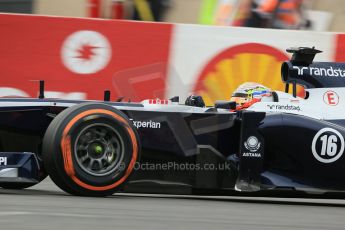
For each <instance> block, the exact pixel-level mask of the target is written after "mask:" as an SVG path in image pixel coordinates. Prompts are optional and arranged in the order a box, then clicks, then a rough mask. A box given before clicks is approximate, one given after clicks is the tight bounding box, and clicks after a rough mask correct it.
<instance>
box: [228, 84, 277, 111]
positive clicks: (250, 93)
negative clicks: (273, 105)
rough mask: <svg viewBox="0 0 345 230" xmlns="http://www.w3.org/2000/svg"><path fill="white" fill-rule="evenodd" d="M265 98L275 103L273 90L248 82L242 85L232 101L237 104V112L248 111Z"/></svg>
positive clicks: (233, 95) (235, 92)
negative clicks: (247, 109)
mask: <svg viewBox="0 0 345 230" xmlns="http://www.w3.org/2000/svg"><path fill="white" fill-rule="evenodd" d="M264 97H270V100H269V101H273V97H272V90H271V89H269V88H267V87H266V86H263V85H261V84H258V83H255V82H246V83H244V84H242V85H240V86H239V87H238V88H237V89H236V90H235V91H234V93H233V94H232V97H231V99H230V101H235V102H236V110H240V109H246V108H248V107H249V106H251V105H253V104H254V103H256V102H259V101H261V100H262V99H263V98H264Z"/></svg>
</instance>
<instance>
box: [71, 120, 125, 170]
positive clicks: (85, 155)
mask: <svg viewBox="0 0 345 230" xmlns="http://www.w3.org/2000/svg"><path fill="white" fill-rule="evenodd" d="M123 155H124V144H123V140H122V138H121V136H120V135H119V133H118V132H117V131H116V130H115V129H114V128H113V127H111V126H110V125H107V124H102V123H96V124H91V125H89V126H86V127H85V128H84V129H83V130H82V131H81V132H79V134H78V136H77V138H76V141H75V144H74V156H75V158H76V160H77V164H78V165H79V167H80V168H81V169H82V170H83V171H85V172H86V173H88V174H91V175H94V176H106V175H109V174H111V173H112V172H114V171H115V170H116V169H117V168H118V167H119V166H120V164H119V163H120V162H121V161H122V159H123Z"/></svg>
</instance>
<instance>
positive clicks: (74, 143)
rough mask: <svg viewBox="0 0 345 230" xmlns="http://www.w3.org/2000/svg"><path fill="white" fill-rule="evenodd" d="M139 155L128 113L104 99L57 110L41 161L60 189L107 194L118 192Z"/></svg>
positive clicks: (44, 145) (83, 194)
mask: <svg viewBox="0 0 345 230" xmlns="http://www.w3.org/2000/svg"><path fill="white" fill-rule="evenodd" d="M138 157H139V143H138V134H137V132H136V130H135V128H134V127H133V125H132V123H131V122H130V121H129V120H128V119H127V117H126V115H125V114H123V113H122V112H120V111H119V110H117V109H115V108H113V107H111V106H108V105H105V104H102V103H84V104H79V105H76V106H72V107H70V108H68V109H66V110H64V111H63V112H61V113H60V114H59V115H58V116H56V117H55V119H54V120H53V121H52V123H51V124H50V125H49V127H48V129H47V131H46V134H45V136H44V139H43V162H44V165H45V168H46V170H47V172H48V174H49V176H50V177H51V179H52V180H53V181H54V182H55V183H56V185H58V186H59V187H60V188H61V189H63V190H64V191H66V192H68V193H71V194H74V195H81V196H107V195H111V194H113V193H114V192H116V191H118V190H119V189H120V188H121V187H122V186H123V185H124V184H125V182H126V181H127V179H128V177H129V176H130V175H131V173H132V171H133V168H134V165H135V163H136V162H137V160H138Z"/></svg>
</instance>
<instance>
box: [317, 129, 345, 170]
mask: <svg viewBox="0 0 345 230" xmlns="http://www.w3.org/2000/svg"><path fill="white" fill-rule="evenodd" d="M311 150H312V153H313V155H314V157H315V158H316V160H318V161H320V162H322V163H332V162H335V161H337V160H338V159H339V158H340V157H341V156H342V155H343V153H344V137H343V136H342V135H341V133H340V132H339V131H337V130H335V129H333V128H323V129H321V130H319V131H318V132H317V133H316V135H315V136H314V138H313V142H312V145H311Z"/></svg>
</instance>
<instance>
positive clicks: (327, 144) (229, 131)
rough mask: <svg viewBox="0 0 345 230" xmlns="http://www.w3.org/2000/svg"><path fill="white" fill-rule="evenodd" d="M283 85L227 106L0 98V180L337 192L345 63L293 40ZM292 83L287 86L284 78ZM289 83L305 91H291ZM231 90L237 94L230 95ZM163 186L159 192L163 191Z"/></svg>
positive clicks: (89, 187)
mask: <svg viewBox="0 0 345 230" xmlns="http://www.w3.org/2000/svg"><path fill="white" fill-rule="evenodd" d="M288 51H289V52H292V53H293V56H292V59H291V60H290V61H287V62H284V63H283V64H282V80H283V82H285V83H286V92H272V95H273V100H272V101H265V100H262V101H257V102H256V103H254V104H251V105H250V106H248V108H246V109H241V110H236V106H237V105H236V102H233V101H229V102H227V101H223V102H217V103H216V104H215V106H213V107H205V106H204V104H203V102H202V98H200V97H189V98H188V100H187V101H186V104H187V105H181V104H179V102H178V98H177V97H175V98H172V99H171V100H158V99H157V100H145V101H143V102H142V103H124V102H110V101H109V100H108V99H109V94H108V93H106V94H105V100H104V101H102V102H94V101H93V102H92V101H73V100H61V99H45V98H44V87H43V84H41V87H40V96H39V98H38V99H28V98H2V99H0V141H1V142H0V151H1V152H0V186H1V187H3V188H12V189H21V188H26V187H29V186H32V185H34V184H37V183H39V182H40V181H41V180H42V179H44V178H45V177H46V176H47V175H49V176H50V177H51V179H52V180H53V181H54V182H55V183H56V185H58V186H59V187H60V188H61V189H63V190H64V191H66V192H68V193H71V194H75V195H83V196H106V195H110V194H113V193H114V192H117V191H131V192H133V191H134V192H135V191H150V192H157V193H161V192H163V191H170V192H173V191H175V192H178V191H179V189H181V188H183V189H181V190H180V191H183V192H181V193H184V192H186V193H187V192H188V193H189V192H193V191H198V190H203V189H207V190H213V191H215V190H217V191H227V190H237V191H244V192H254V191H259V190H274V189H281V188H287V189H294V190H301V191H320V192H326V191H344V190H345V156H343V153H344V137H345V104H344V102H343V99H344V98H345V63H326V62H322V63H321V62H314V63H313V58H314V56H315V55H316V53H318V52H319V51H318V50H316V49H314V48H305V47H302V48H293V49H290V50H288ZM291 85H292V94H289V93H288V92H289V86H291ZM297 85H302V86H304V87H305V97H304V98H302V97H298V96H297ZM235 96H238V95H235ZM164 189H167V190H164Z"/></svg>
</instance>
